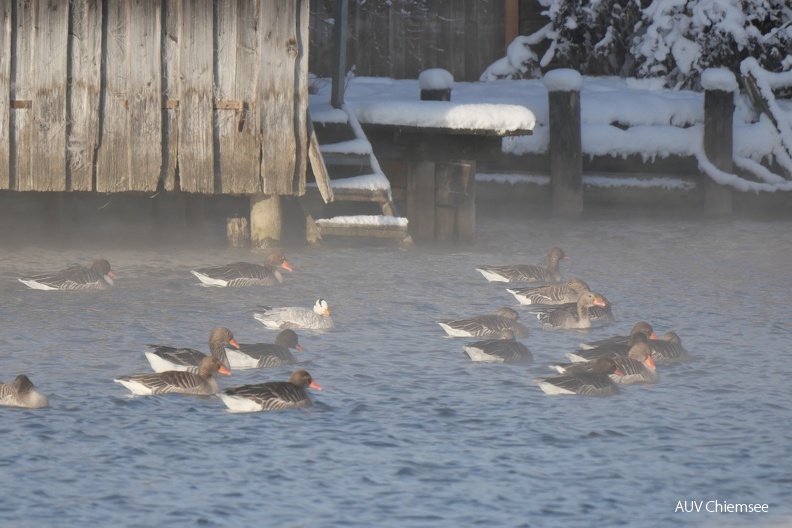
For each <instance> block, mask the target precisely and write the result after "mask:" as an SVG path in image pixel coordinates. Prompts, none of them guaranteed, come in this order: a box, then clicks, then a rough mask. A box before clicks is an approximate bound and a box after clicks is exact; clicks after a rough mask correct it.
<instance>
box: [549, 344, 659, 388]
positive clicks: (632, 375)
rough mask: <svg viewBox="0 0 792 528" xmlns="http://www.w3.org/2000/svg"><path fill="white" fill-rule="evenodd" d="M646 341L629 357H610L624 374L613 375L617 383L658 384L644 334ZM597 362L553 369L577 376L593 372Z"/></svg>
mask: <svg viewBox="0 0 792 528" xmlns="http://www.w3.org/2000/svg"><path fill="white" fill-rule="evenodd" d="M640 335H641V337H643V338H644V339H642V340H639V341H637V342H636V343H635V344H634V345H633V346H632V347H631V348H630V350H629V352H628V353H627V356H622V355H613V356H603V357H610V358H611V359H612V360H613V361H614V362H615V363H616V368H618V369H619V371H620V372H621V373H622V375H621V376H618V375H616V374H611V375H610V377H611V379H612V380H613V381H615V382H616V383H622V384H633V383H655V382H657V378H658V376H657V369H656V368H655V364H654V361H653V360H652V356H651V353H650V350H649V344H648V343H647V340H646V338H645V336H644V335H643V334H640ZM595 361H596V360H593V361H585V362H578V363H556V364H554V365H552V366H551V367H552V368H554V369H556V370H557V371H558V372H560V373H562V374H576V373H578V372H584V371H588V370H591V369H592V367H593V366H594V363H595Z"/></svg>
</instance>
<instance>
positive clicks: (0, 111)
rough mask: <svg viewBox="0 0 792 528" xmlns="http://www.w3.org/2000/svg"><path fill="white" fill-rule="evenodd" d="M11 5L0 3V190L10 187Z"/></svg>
mask: <svg viewBox="0 0 792 528" xmlns="http://www.w3.org/2000/svg"><path fill="white" fill-rule="evenodd" d="M10 106H11V3H10V2H2V3H0V189H9V188H10V185H11V173H10V171H11V158H10V156H9V154H10V152H11V135H10V130H9V127H8V124H9V123H10V120H11V109H10Z"/></svg>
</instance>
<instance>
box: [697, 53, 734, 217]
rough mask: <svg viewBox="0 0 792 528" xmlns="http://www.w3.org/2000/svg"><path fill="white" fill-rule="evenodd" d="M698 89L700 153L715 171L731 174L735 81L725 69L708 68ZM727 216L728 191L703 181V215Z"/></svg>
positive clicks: (729, 191)
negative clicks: (701, 90)
mask: <svg viewBox="0 0 792 528" xmlns="http://www.w3.org/2000/svg"><path fill="white" fill-rule="evenodd" d="M701 85H702V86H703V87H704V153H705V154H706V155H707V159H709V161H710V162H711V163H712V164H713V165H715V166H716V167H717V168H719V169H720V170H722V171H723V172H728V173H731V172H733V170H734V162H733V159H732V150H733V146H734V129H733V124H734V94H735V92H736V91H737V88H738V85H737V80H736V79H735V78H734V73H732V72H731V71H729V70H727V69H726V68H710V69H707V70H704V72H703V73H702V75H701ZM705 177H706V176H705ZM731 212H732V191H731V189H730V188H729V187H728V186H726V185H721V184H719V183H717V182H715V181H714V180H713V179H712V178H709V177H706V181H705V183H704V214H707V215H723V214H730V213H731Z"/></svg>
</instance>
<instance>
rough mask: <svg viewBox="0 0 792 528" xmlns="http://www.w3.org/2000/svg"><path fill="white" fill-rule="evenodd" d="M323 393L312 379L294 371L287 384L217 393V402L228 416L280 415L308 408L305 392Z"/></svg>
mask: <svg viewBox="0 0 792 528" xmlns="http://www.w3.org/2000/svg"><path fill="white" fill-rule="evenodd" d="M309 387H310V388H312V389H316V390H322V387H321V386H320V385H319V384H318V383H316V382H315V381H314V380H313V378H311V375H310V374H308V373H307V372H306V371H304V370H297V371H295V372H293V373H292V375H291V376H290V377H289V381H268V382H266V383H257V384H253V385H242V386H241V387H231V388H228V389H225V390H224V391H223V392H221V393H220V399H222V400H223V403H225V404H226V407H228V409H229V410H230V411H231V412H258V411H279V410H282V409H292V408H295V407H311V406H312V405H313V402H312V401H311V398H310V397H309V396H308V392H307V391H306V390H305V389H307V388H309Z"/></svg>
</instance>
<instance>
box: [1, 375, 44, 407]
mask: <svg viewBox="0 0 792 528" xmlns="http://www.w3.org/2000/svg"><path fill="white" fill-rule="evenodd" d="M0 405H4V406H6V407H25V408H27V409H40V408H42V407H46V406H48V405H49V399H48V398H47V397H46V396H44V395H43V394H41V393H40V392H38V391H36V388H35V387H34V386H33V382H31V381H30V379H29V378H28V377H27V376H25V375H24V374H20V375H19V376H17V377H16V379H14V381H12V382H11V383H0Z"/></svg>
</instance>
